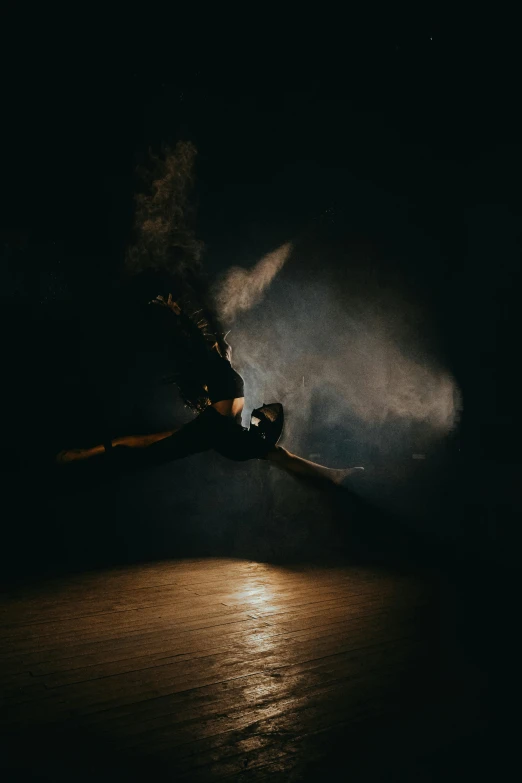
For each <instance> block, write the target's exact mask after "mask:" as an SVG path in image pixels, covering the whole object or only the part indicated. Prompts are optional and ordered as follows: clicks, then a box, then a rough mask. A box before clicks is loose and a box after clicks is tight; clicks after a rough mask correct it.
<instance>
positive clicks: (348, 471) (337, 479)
mask: <svg viewBox="0 0 522 783" xmlns="http://www.w3.org/2000/svg"><path fill="white" fill-rule="evenodd" d="M363 470H364V468H363V467H357V468H345V469H344V470H343V469H341V470H332V473H333V474H334V475H333V476H332V480H333V482H334V484H337V485H338V486H340V485H341V484H342V483H343V482H344V480H345V479H347V478H349V477H350V476H353V475H355V474H357V473H361V472H362V471H363Z"/></svg>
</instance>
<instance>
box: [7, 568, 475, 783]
mask: <svg viewBox="0 0 522 783" xmlns="http://www.w3.org/2000/svg"><path fill="white" fill-rule="evenodd" d="M440 611H441V608H440V605H439V603H438V598H437V587H436V586H434V585H433V583H431V582H429V581H428V580H427V579H424V578H420V577H413V576H408V575H405V574H400V573H399V574H398V573H392V572H387V571H386V570H382V569H376V568H363V567H353V566H348V565H347V566H342V567H341V566H335V567H312V566H302V567H296V566H293V567H282V566H276V565H267V564H262V563H256V562H250V561H242V560H228V559H207V560H184V561H169V562H163V563H155V564H150V565H139V566H129V567H126V568H121V569H118V570H114V571H107V572H100V573H90V574H83V575H79V576H74V577H70V578H66V579H65V578H64V579H61V580H59V581H56V582H48V583H46V584H45V585H40V586H39V587H38V588H23V589H22V588H18V589H14V590H12V591H11V593H10V594H8V595H4V597H3V599H2V601H1V603H0V623H1V627H2V640H3V644H2V649H1V657H0V661H1V683H2V735H3V738H4V747H3V748H2V751H3V760H2V765H3V770H4V772H6V773H8V774H7V777H6V779H8V780H10V779H13V780H18V779H20V778H19V777H17V775H18V774H19V773H20V774H21V773H22V772H23V773H24V774H25V775H26V777H25V778H23V779H35V780H60V781H61V780H67V781H76V780H82V781H83V780H105V779H107V780H111V781H114V780H119V779H120V778H121V780H127V781H128V780H134V779H141V780H143V779H145V780H156V779H158V780H159V779H162V780H163V779H165V776H167V779H169V780H187V781H207V780H209V781H210V780H221V779H227V778H233V779H237V780H245V781H247V780H248V781H255V780H267V781H268V780H335V779H339V780H344V779H347V780H348V779H350V780H352V781H358V780H370V779H371V780H373V779H381V776H382V779H383V780H395V779H397V780H405V779H408V780H409V779H410V778H411V780H421V781H422V780H432V779H437V780H438V779H439V778H438V777H432V776H431V772H429V774H428V772H427V770H431V771H432V770H433V769H434V768H435V767H436V766H437V764H442V767H444V763H443V762H442V761H441V759H444V754H445V752H446V750H445V749H446V748H449V747H450V746H451V743H455V742H458V741H461V740H462V733H463V727H466V731H469V727H470V726H471V725H472V724H473V723H474V722H476V720H477V714H478V707H477V704H476V696H475V685H476V684H475V683H474V682H472V680H473V678H472V677H471V676H470V675H469V669H468V667H467V662H466V661H465V660H464V658H462V660H460V659H459V656H458V654H457V653H456V651H455V648H454V646H453V645H452V643H451V642H449V641H448V638H447V631H446V630H444V628H443V625H444V623H443V620H442V619H441V617H440V616H439V613H440ZM339 766H342V768H343V770H344V772H343V775H342V777H335V776H336V774H337V773H336V769H338V768H339ZM391 770H393V771H394V774H393V775H392V774H391V773H390V771H391ZM442 771H444V770H442ZM446 773H447V770H446ZM9 775H10V776H11V777H9ZM31 775H33V777H31ZM395 775H396V776H397V777H395ZM449 777H450V776H448V775H447V774H446V775H444V774H441V777H440V780H443V779H449Z"/></svg>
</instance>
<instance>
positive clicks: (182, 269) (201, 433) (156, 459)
mask: <svg viewBox="0 0 522 783" xmlns="http://www.w3.org/2000/svg"><path fill="white" fill-rule="evenodd" d="M194 155H195V150H194V148H193V147H192V146H191V145H186V144H185V145H184V144H179V145H178V147H177V148H176V151H175V152H174V153H170V154H169V155H167V157H166V159H165V161H164V162H163V163H162V162H161V161H160V162H159V163H160V171H159V174H160V176H159V177H157V178H156V179H155V180H154V181H153V182H152V191H151V193H150V194H149V195H142V196H140V197H139V199H138V210H137V216H136V227H137V229H138V242H137V243H136V244H135V245H134V246H132V247H131V251H130V253H129V258H130V260H131V264H129V266H130V267H131V268H132V267H133V269H131V271H134V272H136V271H138V272H143V271H149V272H150V271H151V270H152V271H156V272H157V271H161V272H163V273H164V272H165V271H167V272H168V273H169V275H170V276H169V278H168V279H170V280H172V284H173V285H174V284H177V285H178V287H179V291H175V293H176V298H175V299H174V298H173V296H172V293H171V292H169V291H168V289H167V290H164V291H163V294H160V295H157V296H156V297H155V298H154V299H153V300H152V301H151V302H149V304H150V305H152V307H153V308H155V309H161V311H163V312H164V314H165V315H164V319H165V322H164V326H165V328H166V329H168V332H169V333H170V337H171V339H170V345H171V348H172V349H173V359H174V363H175V368H176V373H175V375H174V376H173V377H172V380H173V381H174V382H175V383H176V385H177V387H178V389H179V391H180V393H181V396H182V398H183V400H184V402H185V404H186V405H187V406H188V407H189V408H191V409H192V411H193V412H194V413H195V414H196V416H195V418H194V419H193V420H192V421H190V422H189V423H188V424H185V425H184V426H182V427H181V428H180V429H177V430H166V431H163V432H156V433H152V434H148V435H126V436H123V437H118V438H115V439H113V440H112V441H110V442H109V440H108V441H107V443H106V444H100V445H97V446H94V447H91V448H84V449H69V450H65V451H62V452H60V454H58V456H57V458H56V461H57V463H58V464H60V465H71V464H78V463H82V462H84V461H86V460H89V461H91V462H96V461H97V460H98V461H100V460H101V461H102V462H109V463H111V464H115V465H116V466H117V467H121V468H123V469H124V470H125V469H126V468H128V469H133V468H139V467H146V466H147V465H155V464H156V465H157V464H162V463H165V462H169V461H171V460H177V459H182V458H184V457H188V456H190V455H191V454H196V453H199V452H203V451H207V450H209V449H214V450H215V451H217V452H218V453H219V454H222V455H223V456H225V457H228V458H229V459H231V460H236V461H243V460H250V459H262V460H268V461H269V462H271V463H272V464H274V465H276V466H277V467H279V468H281V469H282V470H285V471H287V472H288V473H291V474H292V475H294V476H296V477H299V478H301V479H304V480H307V481H312V482H314V483H318V484H322V485H330V486H331V485H334V486H335V485H341V484H342V483H343V482H344V481H345V479H347V478H348V477H349V476H351V475H353V474H354V473H356V472H359V471H361V470H363V468H359V467H357V468H347V469H343V470H336V469H332V468H327V467H325V466H323V465H318V464H317V463H315V462H310V461H309V460H306V459H303V458H302V457H299V456H297V455H295V454H292V453H291V452H290V451H288V450H287V449H285V448H283V447H282V446H280V445H279V444H278V441H279V439H280V437H281V433H282V430H283V421H284V414H283V406H282V405H281V404H280V403H277V402H274V403H270V404H268V405H267V404H264V405H263V406H262V407H260V408H257V409H255V410H254V411H253V412H252V415H251V424H250V427H249V428H248V429H247V428H245V427H243V426H242V423H241V414H242V412H243V408H244V403H245V396H244V382H243V378H242V377H241V376H240V375H239V373H238V372H237V371H236V370H235V369H234V368H233V366H232V363H231V358H232V353H231V348H230V345H229V344H228V342H227V340H226V335H225V334H224V332H223V331H222V329H221V327H220V325H219V319H218V317H217V315H216V314H215V313H214V312H213V308H212V306H210V305H209V299H208V297H206V296H205V285H204V284H202V282H201V280H202V278H201V275H200V274H198V269H199V267H198V264H199V253H200V250H201V246H200V244H199V243H198V242H197V240H195V238H194V235H193V233H192V231H191V230H190V229H189V227H188V224H187V215H188V214H189V212H190V210H189V209H188V204H187V187H188V186H189V185H190V184H191V182H192V169H191V165H192V160H193V157H194ZM173 258H176V259H177V261H175V262H174V265H175V264H176V263H177V264H178V268H177V269H175V270H174V272H175V274H174V275H172V274H170V273H171V272H172V271H173V270H172V264H173V262H172V259H173ZM180 259H181V262H180ZM169 265H170V268H169ZM194 271H195V272H196V274H194ZM137 279H138V282H139V280H140V278H139V276H138V278H137ZM163 280H165V278H163ZM176 280H177V283H175V281H176ZM167 284H169V285H170V283H164V285H167ZM145 301H146V300H145ZM195 301H199V304H195V303H194V302H195Z"/></svg>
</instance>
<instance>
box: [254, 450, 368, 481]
mask: <svg viewBox="0 0 522 783" xmlns="http://www.w3.org/2000/svg"><path fill="white" fill-rule="evenodd" d="M267 459H268V460H270V462H272V463H273V464H274V465H277V467H278V468H281V469H282V470H285V471H286V472H287V473H291V474H293V475H295V476H297V477H300V478H304V479H308V480H310V481H312V482H315V483H319V484H323V485H325V484H326V485H328V484H330V485H332V484H334V485H340V484H341V483H342V482H343V481H344V479H345V478H347V477H348V476H351V475H353V474H354V473H358V472H359V471H361V470H364V468H346V469H344V470H335V469H333V468H326V467H324V465H318V464H317V462H310V461H309V460H307V459H303V457H298V456H297V455H296V454H292V453H291V452H290V451H287V449H284V448H283V447H282V446H276V447H275V448H274V449H272V450H271V451H270V452H269V453H268V454H267Z"/></svg>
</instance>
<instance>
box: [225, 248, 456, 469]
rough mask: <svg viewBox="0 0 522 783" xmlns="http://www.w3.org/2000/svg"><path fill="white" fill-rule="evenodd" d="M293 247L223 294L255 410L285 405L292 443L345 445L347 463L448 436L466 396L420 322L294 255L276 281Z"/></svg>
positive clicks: (239, 276)
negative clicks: (312, 270) (308, 267)
mask: <svg viewBox="0 0 522 783" xmlns="http://www.w3.org/2000/svg"><path fill="white" fill-rule="evenodd" d="M291 251H292V246H291V245H290V244H287V245H283V246H282V247H281V248H279V249H278V250H276V251H275V252H274V253H270V254H269V255H267V256H265V257H264V258H263V259H261V261H259V262H258V263H257V264H256V265H255V266H254V267H253V268H252V269H251V270H245V269H240V268H238V267H234V268H232V269H231V270H230V271H229V272H228V273H227V274H226V275H225V277H224V278H223V279H222V281H221V283H220V287H219V290H218V301H219V303H220V307H221V312H222V315H223V318H224V320H225V321H226V322H228V323H231V322H232V321H233V320H234V319H236V324H235V325H234V328H233V329H232V333H231V336H230V338H229V339H230V341H231V344H232V347H233V351H234V363H235V364H236V365H237V367H238V369H239V371H240V372H241V373H242V374H243V376H244V378H245V387H246V397H247V400H246V404H247V408H248V410H251V409H252V408H253V407H255V406H257V405H259V404H261V403H265V402H266V403H269V402H274V401H279V402H282V403H283V405H285V410H286V422H287V424H286V427H285V437H284V441H285V445H288V447H289V448H291V449H292V448H293V447H295V448H301V447H303V448H305V450H306V449H307V446H309V447H310V448H313V449H315V448H317V450H318V451H320V452H321V453H322V454H323V455H325V456H327V455H328V451H329V449H331V453H332V454H333V453H334V452H335V454H339V453H341V454H342V453H343V452H342V451H341V452H340V451H339V443H341V444H342V443H344V444H348V445H346V446H345V447H344V448H345V449H346V458H347V459H348V462H350V456H351V455H350V450H351V451H352V452H353V448H354V447H355V446H357V449H358V450H359V453H362V452H364V451H366V452H367V450H368V449H371V450H373V452H374V453H375V449H377V451H378V453H381V454H383V455H386V454H390V455H391V454H393V453H398V452H400V451H409V452H410V458H411V452H412V451H418V450H424V449H428V448H429V447H430V445H432V444H433V443H435V442H436V441H440V440H441V439H443V438H444V436H445V435H447V434H448V433H449V432H450V431H451V430H452V428H453V427H454V425H455V422H456V419H457V416H458V411H459V408H460V396H459V391H458V388H457V386H456V384H455V381H454V379H453V377H452V376H451V374H450V373H449V372H448V371H447V370H446V369H445V367H444V366H443V364H441V363H440V362H439V360H438V359H437V357H436V356H434V355H433V354H432V352H431V351H430V350H429V348H428V346H427V344H426V341H425V339H424V334H425V330H424V329H423V324H422V323H420V324H419V323H418V322H417V321H416V320H415V318H412V314H411V312H409V311H408V307H407V306H405V304H404V302H403V301H402V300H401V299H400V297H399V296H397V297H395V298H394V296H393V293H392V294H391V296H389V297H388V299H387V300H386V302H384V301H380V302H379V301H377V300H375V299H372V294H371V292H370V291H366V292H364V293H363V295H362V296H361V292H360V290H359V291H358V292H357V293H355V292H354V291H353V290H343V286H342V285H341V286H338V285H335V284H334V283H333V282H332V281H328V280H327V278H326V276H325V275H323V274H319V273H318V274H317V275H312V276H311V275H310V274H309V272H308V271H307V272H306V273H305V274H303V271H302V270H300V269H299V263H298V262H299V259H297V258H296V251H294V253H293V254H292V263H291V264H290V266H287V267H286V270H285V273H284V275H283V276H282V277H281V276H280V277H278V278H277V280H275V277H276V275H277V273H278V272H279V271H280V270H281V269H282V267H283V264H284V263H285V261H286V260H287V259H288V258H289V256H290V255H291ZM320 269H321V267H320V265H318V270H320ZM314 277H315V280H314V279H313V278H314ZM271 283H272V286H271V288H270V291H267V289H268V286H269V285H270V284H271ZM346 287H347V286H346V285H345V286H344V289H346ZM263 294H266V296H265V300H264V302H263V306H256V305H259V304H260V302H261V299H262V298H263ZM426 317H427V316H426ZM327 430H328V431H330V436H329V439H330V440H329V443H330V445H329V443H328V442H327V441H326V436H325V435H324V433H325V432H326V431H327ZM332 433H335V435H333V434H332ZM334 440H336V441H337V444H334V443H333V441H334ZM319 441H322V443H321V442H319ZM310 448H309V449H308V451H310ZM361 449H362V452H361Z"/></svg>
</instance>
